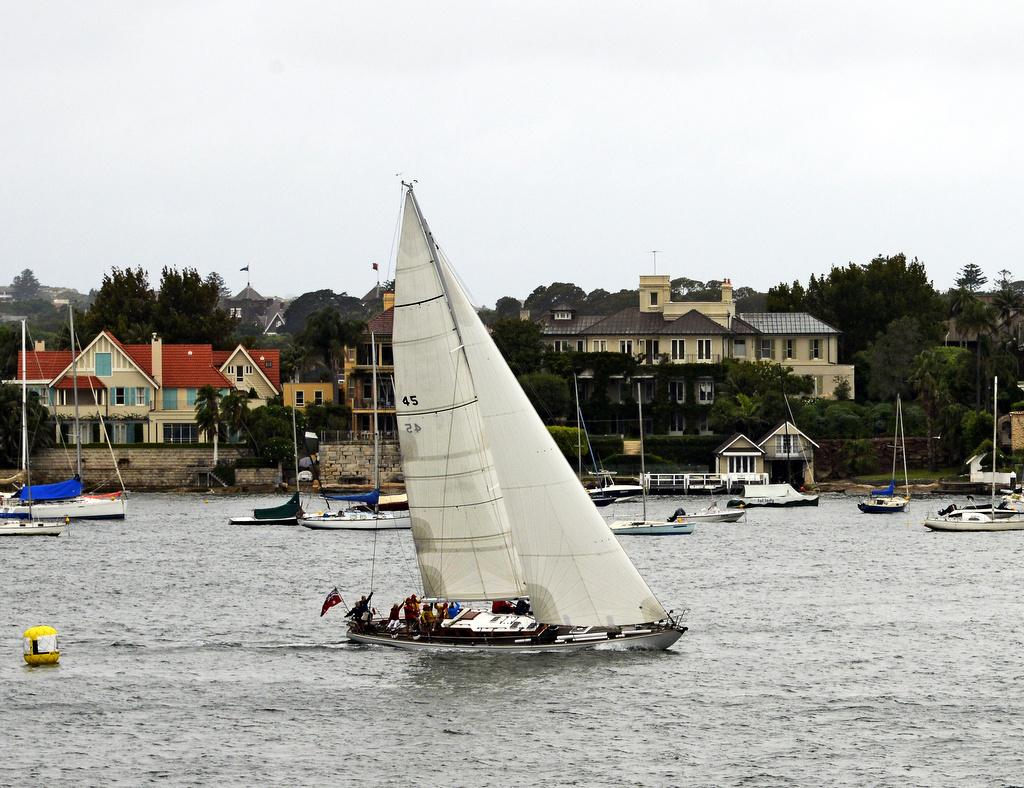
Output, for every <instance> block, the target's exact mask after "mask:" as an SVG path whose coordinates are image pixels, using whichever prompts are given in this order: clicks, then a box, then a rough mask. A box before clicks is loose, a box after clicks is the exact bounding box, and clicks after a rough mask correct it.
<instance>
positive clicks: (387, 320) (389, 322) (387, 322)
mask: <svg viewBox="0 0 1024 788" xmlns="http://www.w3.org/2000/svg"><path fill="white" fill-rule="evenodd" d="M394 325H395V310H394V307H392V308H391V309H385V310H384V311H383V312H381V313H380V314H379V315H377V316H376V317H374V318H372V319H371V320H370V321H369V322H368V323H367V324H366V331H367V333H369V332H370V331H372V332H373V333H374V334H377V335H378V336H379V335H381V334H386V335H387V336H391V331H392V329H393V327H394Z"/></svg>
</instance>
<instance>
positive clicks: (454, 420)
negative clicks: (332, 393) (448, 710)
mask: <svg viewBox="0 0 1024 788" xmlns="http://www.w3.org/2000/svg"><path fill="white" fill-rule="evenodd" d="M392 345H393V348H394V359H395V398H396V401H397V402H396V410H397V417H398V429H399V440H400V442H401V447H402V470H403V473H404V475H405V486H406V492H407V494H408V497H409V514H410V517H411V520H412V534H413V540H414V541H415V543H416V557H417V560H418V561H419V568H420V575H421V577H422V580H423V591H424V593H425V594H426V595H427V596H429V597H440V598H447V599H464V600H472V599H505V598H514V597H518V596H523V595H525V594H526V587H525V585H524V583H523V579H522V569H521V567H520V565H519V561H518V559H517V558H516V555H515V550H514V549H513V546H512V537H511V534H510V532H509V523H508V517H507V515H506V513H505V508H504V506H503V505H502V502H501V496H502V491H501V485H500V484H499V483H498V476H497V474H496V472H495V469H494V462H493V459H492V456H491V452H490V451H489V449H488V447H487V444H486V442H485V440H484V435H483V429H482V421H481V417H480V410H479V406H478V403H477V394H476V391H475V389H474V386H473V377H472V376H471V374H470V370H469V367H468V366H467V363H466V355H465V352H464V351H463V349H462V348H461V346H460V342H459V334H458V331H456V330H455V325H454V323H453V320H452V316H451V311H450V310H449V308H448V302H447V300H446V298H445V294H444V288H443V287H442V284H441V281H440V279H439V277H438V272H437V268H436V267H435V265H434V263H433V260H432V258H431V253H430V249H429V246H428V241H427V230H426V228H425V226H424V224H423V223H422V220H421V217H420V214H419V211H418V206H417V205H416V201H415V199H414V198H413V196H412V194H411V192H410V193H409V194H408V195H407V196H406V201H405V212H404V216H403V222H402V234H401V240H400V245H399V250H398V260H397V264H396V270H395V313H394V328H393V338H392Z"/></svg>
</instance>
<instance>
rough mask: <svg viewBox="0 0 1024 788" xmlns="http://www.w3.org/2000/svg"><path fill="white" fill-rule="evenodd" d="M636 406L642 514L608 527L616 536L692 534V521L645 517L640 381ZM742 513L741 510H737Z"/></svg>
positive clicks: (642, 411) (645, 499)
mask: <svg viewBox="0 0 1024 788" xmlns="http://www.w3.org/2000/svg"><path fill="white" fill-rule="evenodd" d="M636 406H637V410H638V411H639V414H640V481H641V485H640V496H641V498H642V500H643V516H642V517H641V518H640V519H639V520H616V521H615V522H614V523H612V524H611V525H610V526H609V527H610V528H611V529H612V532H613V533H614V534H615V535H616V536H629V535H632V536H668V535H670V534H681V535H682V534H692V533H693V523H691V522H687V521H685V520H683V519H677V518H676V517H675V516H673V517H669V518H668V520H664V521H662V520H648V519H647V485H646V484H644V483H643V482H645V481H646V479H647V466H646V464H645V459H644V402H643V396H642V393H641V391H640V383H639V382H638V383H637V384H636ZM738 514H740V515H742V514H743V512H742V511H741V512H738Z"/></svg>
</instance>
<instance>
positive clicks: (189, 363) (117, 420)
mask: <svg viewBox="0 0 1024 788" xmlns="http://www.w3.org/2000/svg"><path fill="white" fill-rule="evenodd" d="M21 362H22V359H21V355H20V354H19V358H18V378H17V379H16V380H14V381H7V382H9V383H20V382H21ZM25 362H26V365H27V372H26V377H27V383H28V386H29V387H30V388H31V389H32V390H34V391H35V392H36V393H38V394H39V397H40V401H41V402H42V403H43V404H44V405H46V406H47V408H49V410H50V412H51V413H52V414H53V415H54V416H55V417H56V419H57V429H58V430H59V435H58V437H59V438H62V439H63V440H64V441H66V442H69V443H72V442H74V436H73V435H72V434H71V433H72V430H73V418H74V412H75V389H76V382H75V379H76V375H77V392H78V398H77V399H78V412H79V425H80V434H81V439H82V442H84V443H94V442H98V441H100V440H101V439H102V438H101V433H100V421H101V417H102V421H103V422H104V423H105V424H106V426H107V431H108V434H109V436H110V440H111V441H112V442H113V443H197V442H198V441H199V440H200V435H199V431H198V428H197V427H196V423H195V403H196V395H197V393H198V391H199V389H201V388H202V387H204V386H207V385H210V386H214V387H216V388H218V389H220V390H221V391H222V392H225V393H226V392H228V391H230V390H232V389H238V390H240V391H243V392H245V393H246V394H247V395H248V396H249V406H250V407H259V406H260V405H264V404H266V402H267V400H269V399H270V398H271V397H276V396H277V395H278V394H279V393H280V388H279V387H280V353H279V351H277V350H266V349H248V348H245V347H242V346H241V345H239V346H238V347H236V348H234V349H233V350H230V351H215V350H213V349H212V347H211V346H210V345H202V344H188V345H183V344H174V345H165V344H164V343H163V342H162V340H161V339H160V337H158V336H156V335H155V334H154V335H153V337H152V339H151V340H150V342H149V343H148V344H125V343H122V342H121V341H120V340H118V339H117V338H116V337H115V336H114V335H113V334H111V333H110V332H108V331H101V332H100V333H99V334H98V335H97V336H96V337H95V338H94V339H93V340H92V341H91V342H90V343H89V344H88V345H86V346H85V347H84V348H82V352H81V354H80V355H79V357H78V358H77V360H76V361H75V364H74V369H72V361H71V352H70V351H68V350H49V351H48V350H46V348H45V346H44V345H43V343H41V342H37V343H36V347H35V349H34V350H32V351H29V352H28V354H27V355H26V357H25Z"/></svg>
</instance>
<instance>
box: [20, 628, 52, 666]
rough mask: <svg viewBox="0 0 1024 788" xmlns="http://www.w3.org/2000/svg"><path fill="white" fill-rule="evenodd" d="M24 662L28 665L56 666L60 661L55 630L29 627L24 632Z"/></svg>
mask: <svg viewBox="0 0 1024 788" xmlns="http://www.w3.org/2000/svg"><path fill="white" fill-rule="evenodd" d="M24 637H25V661H26V662H27V663H28V664H29V665H56V664H57V663H58V662H59V661H60V650H59V649H58V648H57V630H56V629H54V628H53V627H45V626H42V627H29V628H28V629H26V630H25V634H24Z"/></svg>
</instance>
